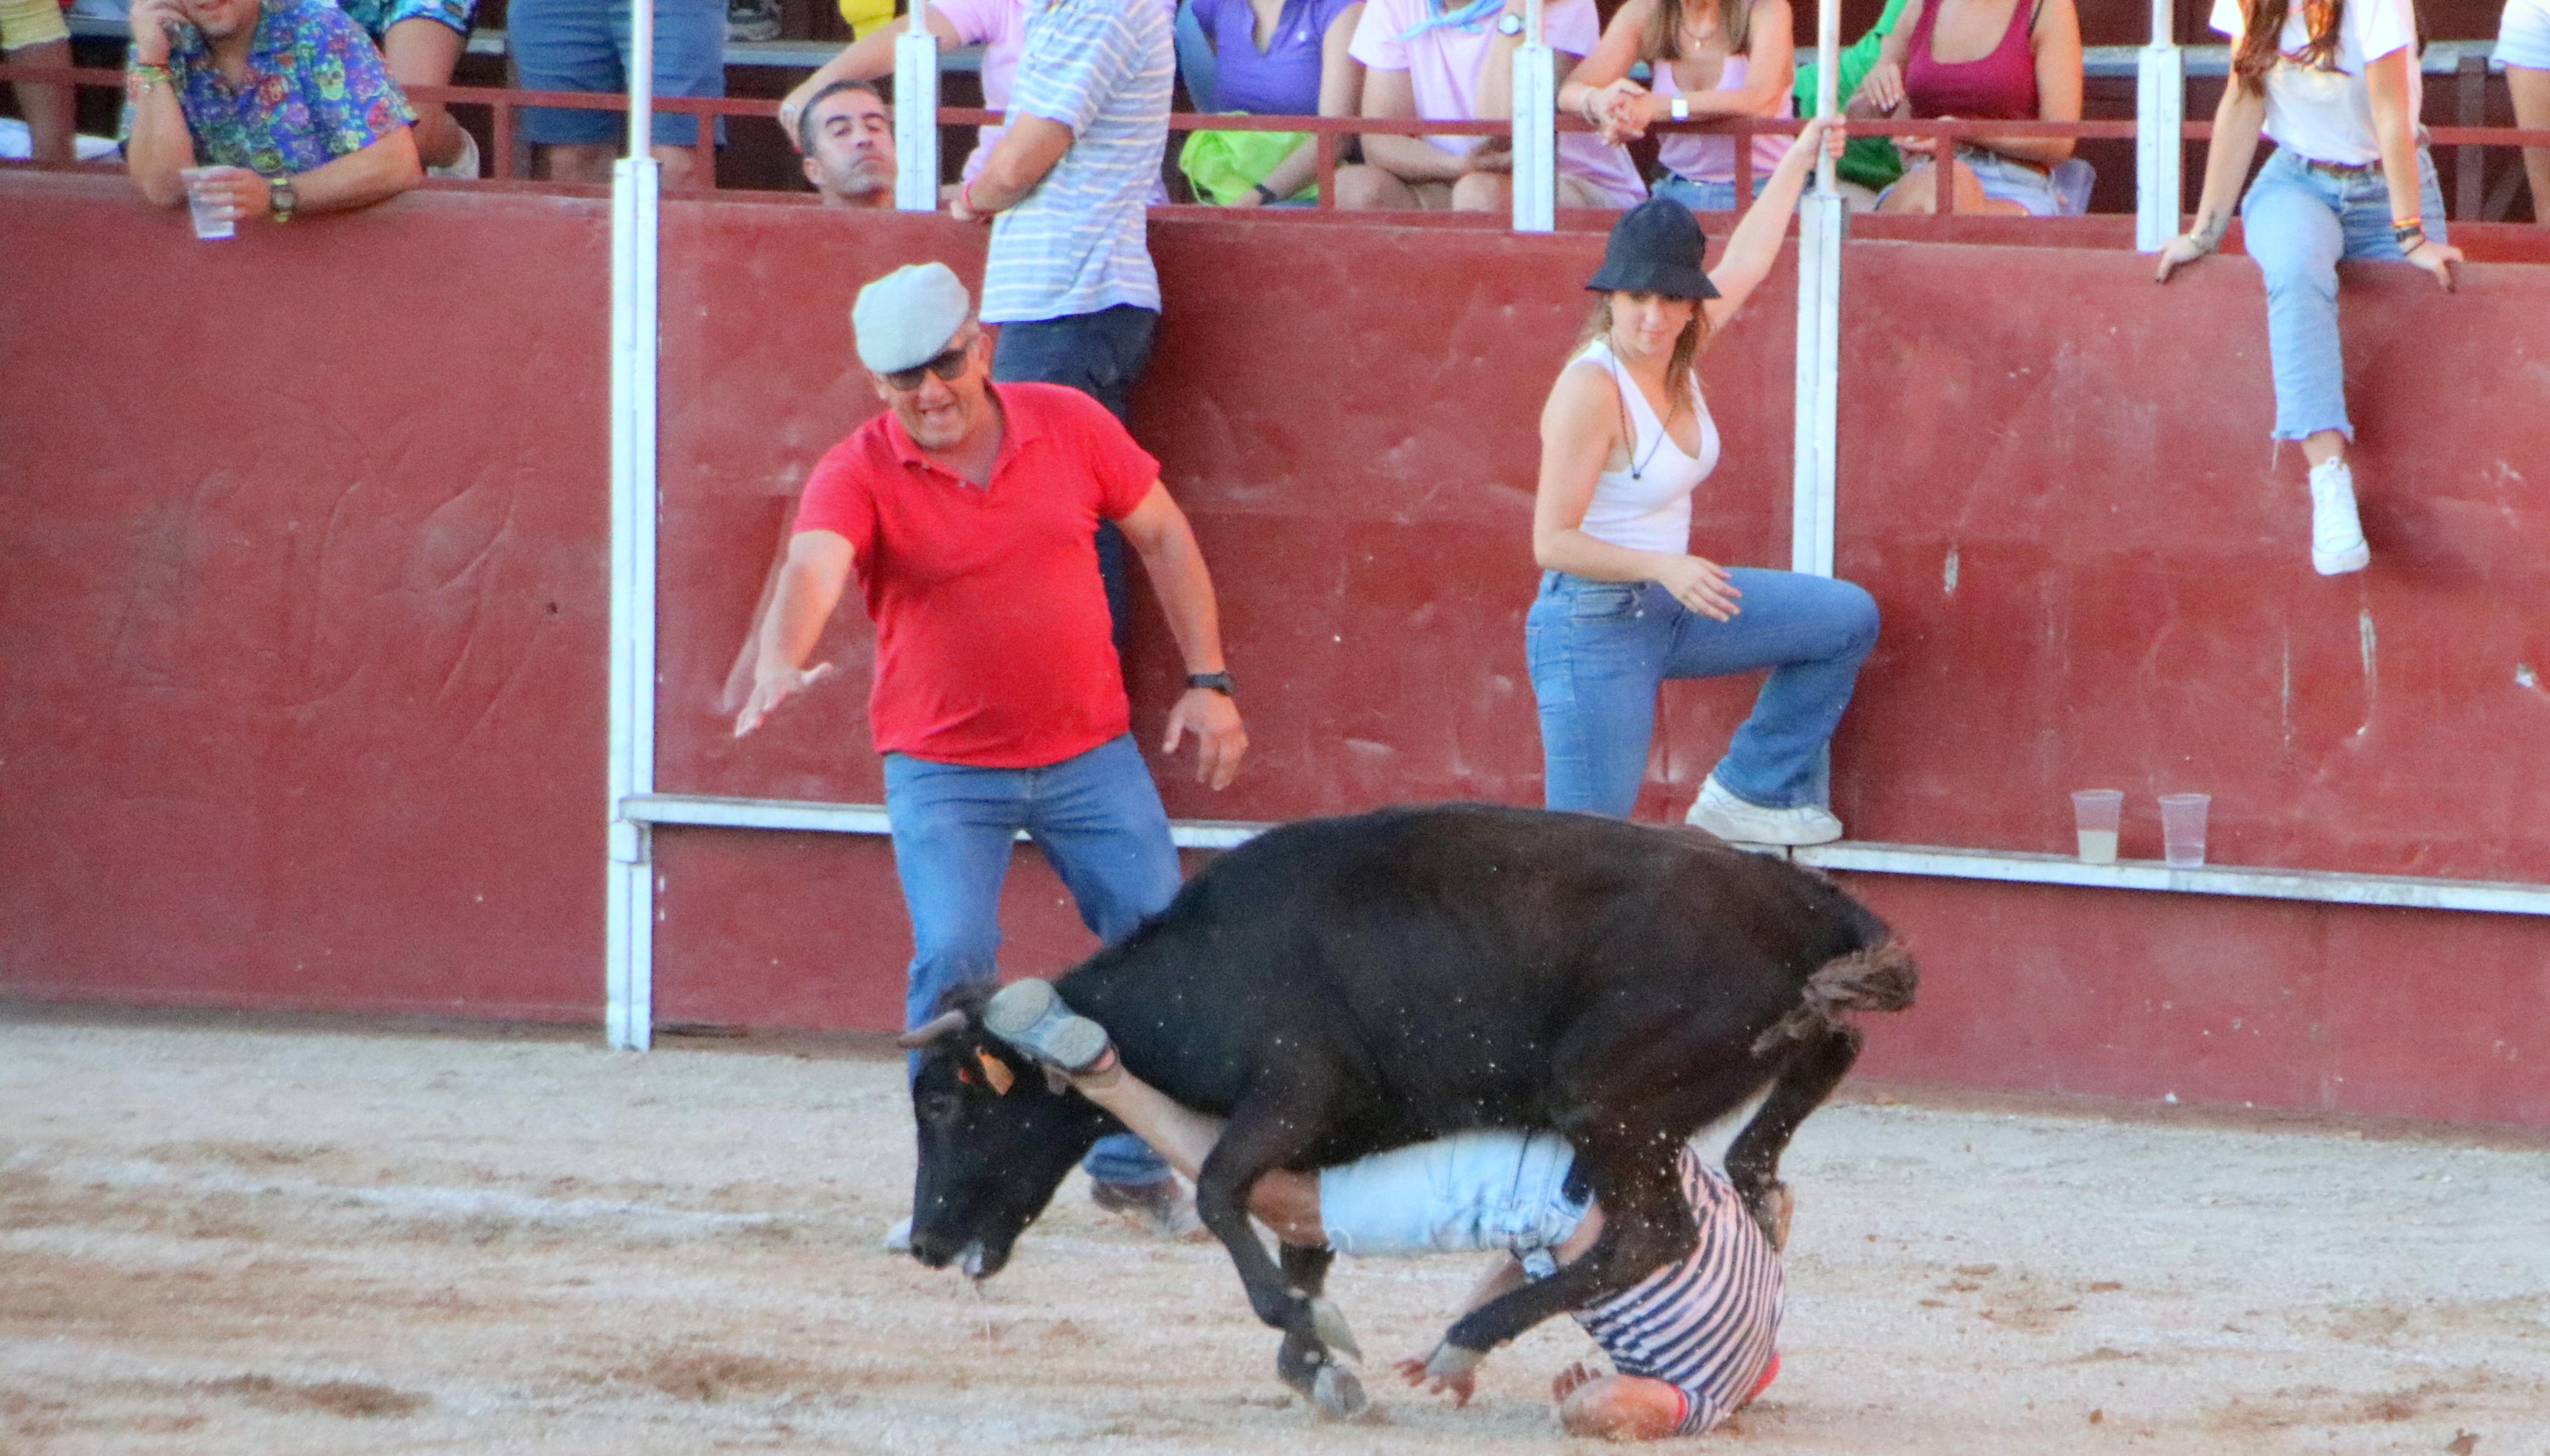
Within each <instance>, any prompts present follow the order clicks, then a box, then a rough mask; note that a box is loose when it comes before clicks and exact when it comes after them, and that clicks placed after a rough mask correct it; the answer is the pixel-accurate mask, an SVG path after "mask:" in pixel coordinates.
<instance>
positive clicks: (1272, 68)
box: [1193, 0, 1363, 207]
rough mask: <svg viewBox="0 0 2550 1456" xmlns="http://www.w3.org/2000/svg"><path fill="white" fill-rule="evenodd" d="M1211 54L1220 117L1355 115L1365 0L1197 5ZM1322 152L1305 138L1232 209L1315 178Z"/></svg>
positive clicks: (1242, 0)
mask: <svg viewBox="0 0 2550 1456" xmlns="http://www.w3.org/2000/svg"><path fill="white" fill-rule="evenodd" d="M1193 7H1194V10H1195V18H1196V20H1197V21H1198V22H1199V23H1200V24H1201V25H1202V26H1203V27H1204V34H1205V40H1206V41H1207V42H1208V43H1210V44H1211V45H1212V47H1213V54H1214V81H1213V91H1214V96H1213V104H1214V109H1215V110H1216V111H1244V112H1247V113H1249V114H1250V115H1252V116H1354V115H1356V114H1357V113H1358V112H1359V111H1360V110H1361V109H1362V106H1363V62H1361V61H1359V60H1357V59H1355V58H1354V57H1353V56H1351V55H1349V54H1347V53H1346V48H1347V46H1348V45H1350V44H1351V43H1352V42H1353V40H1354V33H1355V24H1356V22H1358V21H1360V20H1362V19H1363V0H1193ZM1319 170H1320V153H1319V146H1318V144H1317V142H1316V140H1315V139H1312V138H1307V137H1306V138H1304V139H1303V141H1302V145H1301V146H1296V147H1294V148H1293V150H1292V151H1291V153H1289V154H1288V155H1286V156H1285V158H1284V159H1283V160H1282V161H1279V162H1277V163H1276V164H1275V168H1274V170H1273V171H1270V172H1268V173H1267V174H1266V175H1265V176H1264V177H1263V178H1261V179H1259V181H1258V183H1257V189H1256V190H1255V191H1253V192H1243V193H1241V194H1240V195H1239V196H1238V197H1236V198H1234V199H1232V201H1231V204H1230V205H1231V206H1233V207H1262V206H1264V205H1265V204H1267V203H1270V202H1277V201H1280V200H1282V199H1284V198H1287V197H1290V196H1292V195H1293V194H1294V193H1296V192H1299V191H1301V190H1302V189H1303V188H1305V187H1307V186H1309V185H1311V183H1312V182H1314V181H1316V180H1317V179H1318V174H1319Z"/></svg>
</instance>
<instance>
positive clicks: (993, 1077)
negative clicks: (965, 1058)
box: [974, 1047, 1018, 1097]
mask: <svg viewBox="0 0 2550 1456" xmlns="http://www.w3.org/2000/svg"><path fill="white" fill-rule="evenodd" d="M974 1059H975V1060H976V1061H977V1062H980V1063H981V1064H982V1067H983V1080H984V1081H986V1082H989V1083H991V1084H992V1091H993V1092H994V1093H995V1094H996V1095H998V1096H1001V1097H1007V1096H1009V1095H1010V1084H1011V1083H1013V1082H1016V1081H1017V1080H1018V1074H1017V1073H1015V1072H1013V1071H1011V1070H1010V1064H1009V1063H1008V1062H1005V1061H1002V1060H1001V1059H1000V1058H999V1057H996V1056H994V1055H992V1054H991V1053H990V1052H988V1051H985V1050H983V1049H982V1048H981V1047H976V1048H975V1049H974Z"/></svg>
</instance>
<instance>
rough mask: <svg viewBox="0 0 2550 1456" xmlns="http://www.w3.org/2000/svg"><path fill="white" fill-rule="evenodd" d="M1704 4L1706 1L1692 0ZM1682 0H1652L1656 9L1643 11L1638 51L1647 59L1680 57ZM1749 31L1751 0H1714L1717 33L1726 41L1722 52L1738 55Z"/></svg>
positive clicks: (1751, 20) (1751, 29)
mask: <svg viewBox="0 0 2550 1456" xmlns="http://www.w3.org/2000/svg"><path fill="white" fill-rule="evenodd" d="M1695 3H1698V4H1703V5H1706V4H1708V3H1709V0H1695ZM1684 4H1685V0H1656V8H1655V9H1653V10H1651V11H1648V12H1647V26H1646V30H1645V31H1643V32H1642V33H1640V35H1639V36H1638V54H1639V56H1640V57H1642V58H1644V59H1647V60H1680V59H1681V58H1682V16H1683V5H1684ZM1752 31H1753V0H1717V33H1718V36H1719V37H1720V38H1721V39H1723V40H1724V41H1725V42H1726V53H1727V54H1729V55H1740V54H1742V53H1743V52H1744V51H1745V49H1747V48H1748V47H1749V46H1750V44H1751V41H1752Z"/></svg>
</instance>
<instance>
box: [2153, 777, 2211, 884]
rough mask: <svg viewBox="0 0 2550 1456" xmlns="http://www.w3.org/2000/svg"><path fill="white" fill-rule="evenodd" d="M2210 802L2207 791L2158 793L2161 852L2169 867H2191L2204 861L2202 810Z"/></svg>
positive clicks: (2203, 816)
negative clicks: (2201, 792)
mask: <svg viewBox="0 0 2550 1456" xmlns="http://www.w3.org/2000/svg"><path fill="white" fill-rule="evenodd" d="M2212 802H2213V796H2212V795H2210V794H2163V795H2161V796H2160V843H2161V855H2162V857H2163V858H2165V859H2167V860H2168V861H2169V864H2170V867H2171V868H2173V869H2194V868H2196V867H2197V866H2199V865H2201V864H2203V863H2205V811H2206V809H2207V806H2208V805H2210V804H2212Z"/></svg>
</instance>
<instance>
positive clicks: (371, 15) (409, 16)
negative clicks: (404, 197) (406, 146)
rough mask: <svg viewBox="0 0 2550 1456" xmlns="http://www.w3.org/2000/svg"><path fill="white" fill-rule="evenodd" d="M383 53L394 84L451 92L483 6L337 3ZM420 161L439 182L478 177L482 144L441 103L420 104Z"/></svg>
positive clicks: (419, 0)
mask: <svg viewBox="0 0 2550 1456" xmlns="http://www.w3.org/2000/svg"><path fill="white" fill-rule="evenodd" d="M337 3H338V5H339V6H340V7H341V8H342V9H343V11H344V12H345V13H346V14H347V15H350V16H352V17H353V18H354V24H356V25H358V26H361V27H362V28H363V32H364V34H366V35H368V36H370V37H371V38H372V40H373V41H375V42H377V43H378V44H379V46H380V48H381V56H382V58H383V59H385V60H387V61H388V62H389V65H390V78H391V79H393V80H395V81H397V82H398V83H399V84H400V85H401V86H448V85H450V84H451V68H452V67H453V66H456V65H458V64H459V63H460V52H461V50H462V49H463V48H465V47H466V46H467V45H468V44H469V25H470V14H471V12H473V11H475V10H476V9H477V8H478V0H337ZM412 104H413V105H414V106H415V108H416V155H417V160H419V161H422V162H424V163H425V169H426V170H427V171H428V172H431V173H432V174H434V175H435V176H438V177H474V176H477V175H478V140H477V139H476V138H474V137H472V136H470V135H469V134H468V133H467V132H465V131H462V130H461V128H460V124H459V123H458V122H455V121H453V120H452V119H451V113H449V112H447V111H445V110H443V108H442V103H441V102H440V101H418V102H414V103H412Z"/></svg>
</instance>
